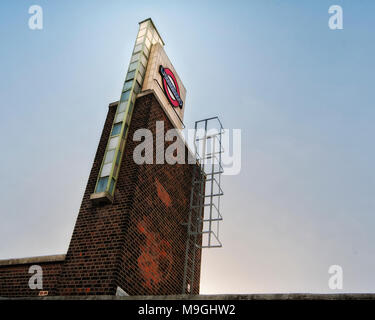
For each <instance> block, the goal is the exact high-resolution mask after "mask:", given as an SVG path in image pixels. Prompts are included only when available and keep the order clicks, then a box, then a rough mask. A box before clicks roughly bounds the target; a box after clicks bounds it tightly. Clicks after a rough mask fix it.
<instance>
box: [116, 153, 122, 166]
mask: <svg viewBox="0 0 375 320" xmlns="http://www.w3.org/2000/svg"><path fill="white" fill-rule="evenodd" d="M120 157H121V152H120V151H119V152H118V153H117V159H116V164H117V165H118V164H119V163H120Z"/></svg>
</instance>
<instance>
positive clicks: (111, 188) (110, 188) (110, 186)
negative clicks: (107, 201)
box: [109, 178, 115, 194]
mask: <svg viewBox="0 0 375 320" xmlns="http://www.w3.org/2000/svg"><path fill="white" fill-rule="evenodd" d="M114 186H115V179H113V178H112V180H111V184H110V185H109V193H110V194H112V193H113V188H114Z"/></svg>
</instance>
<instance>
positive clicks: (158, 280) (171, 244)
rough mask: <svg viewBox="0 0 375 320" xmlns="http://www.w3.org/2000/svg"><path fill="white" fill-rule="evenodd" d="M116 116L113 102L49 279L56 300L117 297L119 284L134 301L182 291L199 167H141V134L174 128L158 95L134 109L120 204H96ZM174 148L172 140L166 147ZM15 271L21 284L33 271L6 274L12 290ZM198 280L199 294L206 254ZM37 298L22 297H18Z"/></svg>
mask: <svg viewBox="0 0 375 320" xmlns="http://www.w3.org/2000/svg"><path fill="white" fill-rule="evenodd" d="M115 112H116V105H115V104H111V105H110V107H109V110H108V114H107V119H106V121H105V125H104V128H103V132H102V135H101V138H100V142H99V146H98V149H97V152H96V155H95V159H94V163H93V166H92V169H91V172H90V176H89V180H88V183H87V186H86V190H85V193H84V196H83V200H82V204H81V207H80V210H79V214H78V217H77V221H76V224H75V227H74V231H73V235H72V239H71V242H70V245H69V248H68V252H67V254H66V258H65V261H64V263H63V264H58V265H56V266H55V267H54V268H53V267H52V266H51V267H49V268H50V270H51V271H50V272H49V271H48V270H49V269H48V270H47V273H46V274H45V277H46V281H47V282H46V283H47V285H46V286H47V287H48V289H46V290H49V295H114V294H115V292H116V289H117V286H120V287H121V288H122V289H123V290H125V291H126V292H127V293H129V294H130V295H156V294H158V295H169V294H179V293H181V291H182V281H183V271H184V270H183V268H184V255H185V242H186V236H187V230H186V226H183V225H182V223H184V222H186V221H187V216H188V212H189V200H190V190H191V181H192V174H193V165H189V164H187V162H186V164H175V165H168V164H144V165H138V164H136V163H135V162H134V160H133V150H134V148H135V147H136V146H137V145H138V144H139V142H134V141H133V139H132V138H133V135H134V132H135V131H136V130H137V129H139V128H147V129H150V130H151V131H152V132H153V134H154V138H155V125H156V121H164V127H165V131H167V130H169V129H172V128H174V127H173V125H172V123H171V122H170V120H169V119H168V118H167V116H166V114H165V112H164V111H163V109H162V108H161V106H160V105H159V103H158V101H157V99H156V98H155V96H154V95H153V94H152V93H150V94H148V95H145V96H142V97H140V98H138V99H137V100H136V103H135V106H134V112H133V119H132V122H131V125H130V128H129V134H128V139H127V144H126V147H125V151H124V156H123V158H122V163H121V168H120V172H119V177H118V182H117V186H116V190H115V195H114V202H113V203H111V204H101V205H97V204H93V203H92V202H91V200H90V195H91V194H92V193H93V192H94V189H95V184H96V179H97V176H98V174H99V170H100V165H101V162H102V159H103V156H104V153H105V148H106V143H107V141H108V138H109V135H110V131H111V125H112V122H113V119H114V116H115ZM154 142H155V141H154ZM170 143H171V142H165V147H167V146H168V145H169V144H170ZM187 152H188V151H187V149H185V153H186V157H187ZM154 160H155V156H154ZM60 269H61V272H60ZM0 272H1V268H0ZM13 273H15V274H19V278H20V279H22V280H20V281H24V279H26V278H27V279H29V274H28V273H27V268H26V266H20V267H11V268H9V269H8V270H5V272H3V277H5V278H7V279H8V280H7V281H8V282H6V283H7V284H6V287H7V288H10V287H11V286H12V285H13V284H12V283H11V282H10V281H11V280H10V279H9V278H10V274H13ZM58 273H60V275H59V276H58ZM50 276H51V279H49V278H48V277H50ZM195 278H196V280H195V285H194V288H193V290H192V292H193V293H199V278H200V252H198V257H197V263H196V271H195ZM14 284H15V286H16V288H20V287H17V284H16V282H14ZM2 288H3V284H1V282H0V296H8V293H7V292H8V291H6V290H8V289H2ZM15 291H17V290H13V291H12V292H15ZM9 294H10V291H9ZM12 294H13V293H12ZM31 294H34V293H32V292H28V291H27V290H26V291H25V290H24V289H22V290H21V289H20V291H19V292H18V291H17V295H31Z"/></svg>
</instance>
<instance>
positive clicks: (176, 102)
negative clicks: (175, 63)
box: [163, 68, 180, 107]
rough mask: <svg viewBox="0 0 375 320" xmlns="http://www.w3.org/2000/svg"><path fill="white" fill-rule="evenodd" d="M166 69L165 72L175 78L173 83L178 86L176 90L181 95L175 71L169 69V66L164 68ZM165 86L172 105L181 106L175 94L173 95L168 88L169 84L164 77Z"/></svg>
mask: <svg viewBox="0 0 375 320" xmlns="http://www.w3.org/2000/svg"><path fill="white" fill-rule="evenodd" d="M164 71H165V73H166V74H167V75H168V76H170V77H171V78H172V80H173V84H174V86H175V88H176V91H177V93H178V95H180V88H179V86H178V83H177V80H176V77H175V76H174V74H173V72H172V71H171V70H170V69H168V68H164ZM163 87H164V92H165V94H166V95H167V97H168V100H169V102H170V103H171V104H172V106H174V107H179V106H180V103H179V102H178V101H177V99H175V98H174V97H173V96H171V94H170V93H169V90H168V84H167V80H166V79H165V78H164V77H163Z"/></svg>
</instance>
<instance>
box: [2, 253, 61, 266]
mask: <svg viewBox="0 0 375 320" xmlns="http://www.w3.org/2000/svg"><path fill="white" fill-rule="evenodd" d="M65 256H66V255H65V254H55V255H50V256H39V257H28V258H18V259H5V260H0V266H12V265H16V264H31V263H46V262H62V261H64V260H65Z"/></svg>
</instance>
